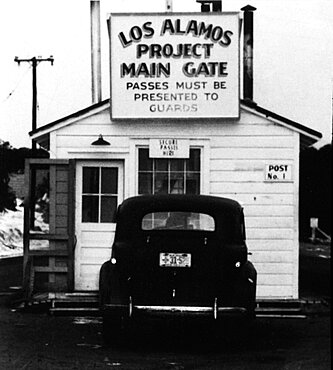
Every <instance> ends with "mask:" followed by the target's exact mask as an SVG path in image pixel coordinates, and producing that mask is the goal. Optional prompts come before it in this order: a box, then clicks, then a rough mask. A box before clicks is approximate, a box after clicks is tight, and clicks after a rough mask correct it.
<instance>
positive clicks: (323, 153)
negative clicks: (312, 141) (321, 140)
mask: <svg viewBox="0 0 333 370" xmlns="http://www.w3.org/2000/svg"><path fill="white" fill-rule="evenodd" d="M331 155H332V145H330V144H329V145H325V146H324V147H322V148H320V150H317V149H314V148H309V149H306V150H304V151H303V152H301V157H300V217H299V220H300V238H301V239H303V240H305V239H308V238H309V236H310V218H311V217H314V218H318V220H319V228H320V229H322V230H323V231H324V232H325V233H327V234H329V235H331V218H332V217H331V191H332V190H331V182H332V168H331V163H332V158H331Z"/></svg>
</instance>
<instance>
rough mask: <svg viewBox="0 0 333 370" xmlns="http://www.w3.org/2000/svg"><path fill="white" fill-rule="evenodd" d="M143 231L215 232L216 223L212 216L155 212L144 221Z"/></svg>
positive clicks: (146, 216) (144, 218)
mask: <svg viewBox="0 0 333 370" xmlns="http://www.w3.org/2000/svg"><path fill="white" fill-rule="evenodd" d="M141 227H142V229H143V230H154V229H155V230H203V231H214V230H215V221H214V218H213V217H212V216H210V215H207V214H204V213H193V212H177V211H176V212H174V211H173V212H169V213H166V212H155V213H149V214H147V215H145V216H144V217H143V219H142V223H141Z"/></svg>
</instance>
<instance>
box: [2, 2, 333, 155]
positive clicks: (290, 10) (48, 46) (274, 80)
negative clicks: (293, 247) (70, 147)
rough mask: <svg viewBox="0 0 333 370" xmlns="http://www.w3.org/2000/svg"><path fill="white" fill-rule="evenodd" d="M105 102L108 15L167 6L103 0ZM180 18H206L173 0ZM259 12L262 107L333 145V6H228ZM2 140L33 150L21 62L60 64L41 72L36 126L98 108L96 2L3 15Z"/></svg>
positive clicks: (31, 6)
mask: <svg viewBox="0 0 333 370" xmlns="http://www.w3.org/2000/svg"><path fill="white" fill-rule="evenodd" d="M100 2H101V39H102V41H101V43H102V44H101V47H102V98H103V99H107V98H109V94H110V89H109V85H110V81H109V38H108V31H107V26H106V19H107V17H108V13H113V12H123V13H132V12H164V11H165V9H166V0H140V1H138V0H121V1H120V0H119V1H115V0H100ZM172 3H173V11H174V12H199V11H200V5H199V4H198V3H196V1H195V0H173V1H172ZM248 4H250V5H252V6H254V7H256V8H257V10H256V11H255V12H254V94H253V100H254V101H255V102H256V103H257V104H258V105H260V106H262V107H264V108H266V109H268V110H271V111H273V112H274V113H277V114H280V115H282V116H285V117H287V118H289V119H291V120H294V121H296V122H298V123H300V124H303V125H305V126H307V127H309V128H312V129H314V130H317V131H319V132H321V133H322V134H323V137H324V140H323V141H322V142H321V143H322V144H325V143H327V142H331V138H332V133H331V132H332V91H333V41H332V39H333V38H332V35H333V1H332V0H243V1H240V0H223V1H222V10H223V11H240V9H241V8H242V7H243V6H245V5H248ZM0 35H1V39H0V40H1V58H0V139H2V140H4V141H9V142H10V144H11V145H12V146H13V147H16V148H19V147H22V146H26V147H30V146H31V144H30V139H29V135H28V132H29V131H31V121H32V118H31V117H32V114H31V111H32V69H31V65H30V63H27V62H24V63H21V64H20V65H18V64H17V63H16V62H14V57H15V56H18V57H19V58H26V59H29V58H32V57H34V56H36V57H38V56H41V57H43V58H48V57H49V56H50V55H52V56H53V57H54V65H53V66H51V63H49V62H41V63H40V64H39V65H38V67H37V96H38V122H37V127H41V126H43V125H45V124H48V123H50V122H53V121H55V120H57V119H59V118H62V117H65V116H66V115H69V114H71V113H74V112H76V111H78V110H80V109H83V108H86V107H88V106H89V105H91V101H92V98H91V72H90V0H10V1H5V2H2V3H1V11H0Z"/></svg>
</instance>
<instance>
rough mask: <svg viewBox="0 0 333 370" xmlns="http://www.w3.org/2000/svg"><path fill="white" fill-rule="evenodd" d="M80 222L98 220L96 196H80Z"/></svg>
mask: <svg viewBox="0 0 333 370" xmlns="http://www.w3.org/2000/svg"><path fill="white" fill-rule="evenodd" d="M82 222H98V196H96V195H95V196H94V195H83V196H82Z"/></svg>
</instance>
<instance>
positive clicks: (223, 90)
mask: <svg viewBox="0 0 333 370" xmlns="http://www.w3.org/2000/svg"><path fill="white" fill-rule="evenodd" d="M245 13H246V14H248V13H251V14H250V15H252V11H250V12H246V11H245ZM246 27H247V23H246V16H244V23H243V28H244V32H245V36H246V32H247V31H246ZM109 28H110V45H111V48H110V49H111V57H110V59H111V61H110V65H111V95H110V99H107V100H104V101H100V102H97V103H95V104H93V105H91V106H89V107H87V108H85V109H83V110H80V111H78V112H75V113H73V114H71V115H69V116H67V117H64V118H62V119H59V120H57V121H55V122H51V123H49V124H47V125H45V126H43V127H40V128H38V129H36V130H35V131H33V132H31V133H30V134H31V137H32V139H33V140H35V141H36V142H37V143H38V144H39V145H41V146H42V147H44V148H46V149H47V150H48V151H49V153H50V159H31V160H29V161H28V162H27V164H26V182H27V188H28V189H29V197H30V198H29V199H31V202H30V205H29V202H26V209H25V232H24V249H25V250H24V289H25V293H26V297H27V298H31V297H32V296H36V294H38V293H41V292H47V293H48V294H50V293H55V294H60V293H74V294H75V293H76V292H77V293H78V292H81V293H82V292H83V293H84V294H88V293H91V294H93V293H95V292H96V291H97V290H98V277H99V269H100V266H101V265H102V263H103V262H105V261H106V260H108V259H109V258H110V254H111V246H112V241H113V238H114V231H115V223H113V215H114V213H115V211H116V209H117V206H118V205H119V204H120V203H121V202H122V201H123V200H124V199H125V198H128V197H130V196H134V195H138V194H148V193H149V194H151V193H172V194H175V193H177V194H178V193H190V194H209V195H214V196H221V197H227V198H232V199H235V200H237V201H238V202H240V203H241V204H242V206H243V207H244V212H245V217H246V234H247V245H248V249H249V251H250V252H251V253H252V256H251V258H250V259H251V261H252V262H253V263H254V265H255V267H256V269H257V271H258V288H257V298H258V300H268V301H269V300H272V301H274V300H275V301H276V300H297V299H298V298H299V292H298V270H299V269H298V263H299V257H298V256H299V242H298V212H299V205H298V197H299V158H300V156H299V154H300V150H302V149H303V148H306V147H308V146H309V145H312V144H314V143H315V142H316V141H318V140H319V139H320V138H321V134H320V133H318V132H316V131H314V130H312V129H310V128H307V127H305V126H303V125H301V124H299V123H296V122H293V121H291V120H289V119H287V118H285V117H282V116H280V115H278V114H276V113H273V112H271V111H268V110H266V109H265V108H263V107H261V106H260V105H258V104H257V103H255V102H253V100H252V96H251V94H252V93H251V94H250V96H247V93H246V91H247V88H248V86H246V85H245V87H244V93H243V98H244V99H243V100H240V87H239V81H240V48H239V44H240V35H239V29H240V14H239V13H182V14H175V13H160V14H131V15H128V14H112V15H110V19H109ZM248 45H249V43H248V44H246V45H245V51H244V54H245V52H246V48H247V47H248ZM245 64H246V62H244V63H243V68H244V70H245ZM243 80H244V84H246V83H247V82H246V81H245V80H246V78H243ZM41 178H44V179H45V178H47V179H48V182H47V186H48V190H47V192H46V193H47V197H48V199H47V203H48V207H49V217H48V220H47V223H48V224H47V225H46V227H45V228H44V229H43V228H41V227H39V228H37V229H36V227H35V226H36V225H35V222H34V220H35V217H36V215H37V213H36V212H35V210H34V207H33V205H32V203H34V202H33V201H32V200H33V199H35V202H36V201H37V198H38V191H39V190H38V189H40V183H41V182H42V181H41ZM39 212H41V211H40V208H39ZM39 214H40V213H39ZM42 225H44V226H45V222H44V223H43V224H42Z"/></svg>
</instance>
